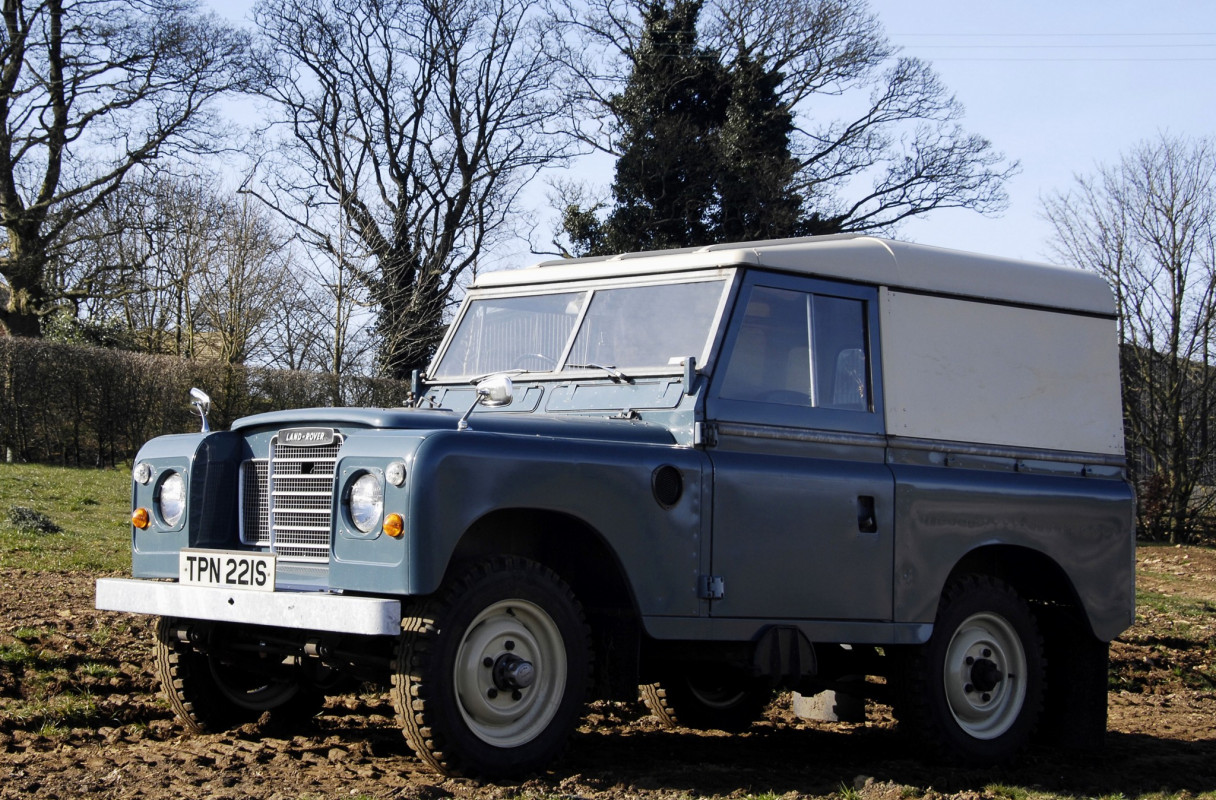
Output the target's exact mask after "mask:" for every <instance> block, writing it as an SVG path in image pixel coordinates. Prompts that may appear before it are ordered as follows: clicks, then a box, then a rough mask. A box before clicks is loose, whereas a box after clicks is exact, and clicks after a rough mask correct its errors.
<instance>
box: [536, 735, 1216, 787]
mask: <svg viewBox="0 0 1216 800" xmlns="http://www.w3.org/2000/svg"><path fill="white" fill-rule="evenodd" d="M556 772H557V773H559V776H566V777H569V776H574V775H577V776H578V779H579V780H580V781H581V782H583V783H585V784H588V785H591V786H595V787H597V788H600V789H603V790H607V789H612V788H618V789H628V788H634V789H665V790H670V791H675V792H678V793H682V794H687V795H689V796H705V795H715V794H717V795H723V794H727V795H728V794H732V793H735V792H738V791H744V792H747V793H749V794H754V793H762V792H771V793H774V794H785V793H788V792H797V793H800V794H815V795H819V794H830V793H833V792H839V791H840V790H841V788H842V786H843V787H847V788H849V789H853V788H860V787H863V786H864V785H865V784H866V782H867V781H871V780H872V783H877V784H882V783H893V784H897V785H901V786H909V787H915V788H919V789H921V790H923V791H927V790H928V789H930V788H932V789H934V790H936V791H938V792H949V793H954V792H961V791H968V790H974V791H982V790H983V789H984V788H985V787H988V786H991V785H993V784H999V785H1006V786H1020V787H1026V788H1033V789H1035V790H1038V791H1047V792H1052V793H1056V794H1063V795H1071V796H1090V797H1093V796H1109V795H1117V794H1123V795H1128V796H1135V795H1141V794H1146V793H1150V792H1163V793H1177V792H1182V791H1186V792H1191V793H1194V794H1199V793H1202V792H1212V791H1216V740H1203V741H1190V742H1188V741H1179V740H1176V739H1165V738H1158V737H1153V736H1147V735H1143V734H1122V733H1109V734H1108V736H1107V743H1106V747H1105V748H1104V749H1102V750H1100V751H1098V752H1096V753H1095V752H1087V753H1076V752H1066V751H1060V750H1058V749H1053V748H1048V747H1045V746H1041V747H1032V748H1031V749H1029V750H1028V751H1027V752H1025V753H1024V754H1023V755H1022V756H1021V757H1020V758H1019V759H1018V760H1017V761H1016V762H1014V763H1013V764H1010V765H1007V766H1003V767H995V768H984V769H977V768H964V767H957V766H950V765H946V764H941V763H934V762H933V761H930V760H926V759H924V758H922V757H921V756H920V755H919V754H918V752H917V750H916V747H915V742H912V741H909V738H908V737H906V736H903V735H901V734H900V733H899V732H898V731H896V730H891V729H871V728H865V727H860V726H859V727H857V728H855V729H854V730H851V731H845V732H841V731H834V730H824V729H815V728H792V727H773V728H765V727H758V728H754V729H753V730H752V731H750V732H748V733H745V734H735V735H727V734H722V733H717V732H697V731H687V730H673V731H668V730H645V731H637V730H634V729H629V730H624V731H623V730H621V729H619V728H618V729H616V730H612V731H604V732H599V731H595V730H592V731H586V730H584V731H581V732H580V733H578V734H577V735H576V736H575V737H574V739H573V741H572V743H571V747H570V750H569V752H568V753H567V756H566V757H565V758H564V759H562V761H561V762H560V763H559V764H558V765H556ZM559 776H555V777H559Z"/></svg>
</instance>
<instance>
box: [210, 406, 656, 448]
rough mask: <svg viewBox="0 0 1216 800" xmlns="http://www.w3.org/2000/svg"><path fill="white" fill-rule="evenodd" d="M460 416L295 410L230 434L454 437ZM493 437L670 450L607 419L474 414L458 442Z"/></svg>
mask: <svg viewBox="0 0 1216 800" xmlns="http://www.w3.org/2000/svg"><path fill="white" fill-rule="evenodd" d="M460 416H461V415H460V414H459V413H457V412H455V411H448V410H445V409H425V410H423V409H412V408H299V409H290V410H287V411H270V412H267V413H265V414H254V415H253V416H249V417H242V418H241V419H238V420H237V421H236V422H234V423H232V430H233V431H234V432H237V433H240V432H253V431H254V430H267V429H271V430H273V429H277V428H301V427H338V428H372V429H381V430H418V431H455V430H456V423H457V421H458V420H459V419H460ZM478 433H495V434H503V435H511V436H546V437H552V438H560V439H594V440H602V441H622V442H637V443H639V444H655V445H671V444H675V438H674V437H673V436H672V435H671V432H670V431H669V430H668V429H667V428H666V427H664V426H662V425H657V424H655V423H653V422H645V421H642V420H625V419H608V418H607V417H596V416H581V415H567V414H562V415H551V414H518V413H501V412H500V413H495V412H493V411H479V412H477V413H474V414H473V415H472V417H470V418H469V428H468V430H466V431H462V432H461V433H460V435H462V436H472V435H476V434H478Z"/></svg>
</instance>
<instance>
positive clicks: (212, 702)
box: [156, 617, 325, 733]
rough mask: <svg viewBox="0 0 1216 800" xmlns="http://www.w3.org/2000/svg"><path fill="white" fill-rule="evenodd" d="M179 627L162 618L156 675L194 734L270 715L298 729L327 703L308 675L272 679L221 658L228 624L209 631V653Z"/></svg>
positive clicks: (278, 724)
mask: <svg viewBox="0 0 1216 800" xmlns="http://www.w3.org/2000/svg"><path fill="white" fill-rule="evenodd" d="M178 627H179V621H178V620H175V619H173V618H171V617H161V618H159V619H158V620H157V623H156V671H157V674H158V675H159V677H160V683H161V688H162V689H163V690H164V694H165V699H166V700H168V701H169V706H170V707H171V708H172V709H173V711H174V712H175V713H176V714H177V716H178V718H179V719H180V720H181V721H182V724H183V725H185V727H186V729H187V730H189V731H190V732H192V733H213V732H216V731H222V730H227V729H229V728H232V727H236V726H238V725H243V724H245V723H247V722H255V721H257V720H258V719H259V718H260V717H261V716H262V714H264V713H266V712H270V714H271V716H270V720H271V722H272V723H273V724H274V725H276V726H280V727H288V726H295V725H298V724H300V723H302V722H303V721H305V720H307V719H309V718H311V717H312V716H314V715H315V714H316V713H317V712H318V711H320V709H321V706H322V705H323V704H324V702H325V695H324V693H323V692H321V691H320V690H319V689H317V688H315V687H314V686H312V685H311V684H310V683H309V682H308V681H306V680H305V679H304V677H303V676H302V675H293V674H290V673H285V674H277V675H271V674H267V673H263V672H259V671H254V670H250V669H247V668H243V667H242V666H240V665H238V664H236V663H235V662H233V661H231V660H229V659H226V658H224V657H223V656H222V655H217V654H218V653H221V652H222V647H221V646H220V645H222V637H223V636H225V634H226V630H225V628H224V627H223V626H218V625H217V626H208V627H207V628H206V631H207V633H206V639H207V641H206V642H205V648H204V649H205V650H206V651H207V652H203V651H202V650H200V649H198V648H196V647H195V646H194V645H193V644H191V643H188V642H183V641H181V640H179V639H178V637H177V636H176V631H177V629H178ZM209 653H210V654H209Z"/></svg>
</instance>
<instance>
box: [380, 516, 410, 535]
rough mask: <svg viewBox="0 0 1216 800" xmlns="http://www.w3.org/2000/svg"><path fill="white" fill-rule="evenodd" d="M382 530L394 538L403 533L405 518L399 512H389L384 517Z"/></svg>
mask: <svg viewBox="0 0 1216 800" xmlns="http://www.w3.org/2000/svg"><path fill="white" fill-rule="evenodd" d="M384 532H385V533H387V534H388V535H389V536H391V537H393V538H394V539H396V538H397V537H398V536H400V535H401V534H403V533H405V520H403V519H402V518H401V515H400V514H389V515H388V516H387V517H385V518H384Z"/></svg>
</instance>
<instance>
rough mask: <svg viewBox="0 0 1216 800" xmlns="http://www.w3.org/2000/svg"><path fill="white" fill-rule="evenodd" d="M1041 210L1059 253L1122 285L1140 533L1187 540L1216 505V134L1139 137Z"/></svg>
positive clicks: (1117, 288)
mask: <svg viewBox="0 0 1216 800" xmlns="http://www.w3.org/2000/svg"><path fill="white" fill-rule="evenodd" d="M1044 210H1045V216H1046V217H1047V219H1048V220H1049V221H1050V222H1051V224H1052V226H1053V227H1054V229H1055V235H1054V238H1053V244H1052V246H1053V248H1054V251H1055V253H1056V255H1057V256H1059V257H1060V258H1061V259H1062V260H1064V261H1065V262H1067V263H1072V264H1077V265H1079V266H1082V267H1085V268H1086V269H1091V270H1094V271H1096V272H1098V273H1100V274H1101V275H1102V276H1104V277H1105V278H1106V280H1107V281H1108V282H1109V283H1110V285H1111V287H1112V289H1113V291H1114V293H1115V298H1116V302H1117V304H1118V310H1119V316H1120V322H1119V334H1120V339H1121V341H1122V345H1123V381H1124V413H1125V417H1126V424H1127V431H1126V434H1127V441H1128V450H1129V460H1130V462H1131V465H1132V470H1133V477H1134V478H1135V479H1136V481H1137V483H1138V485H1139V489H1140V504H1139V514H1140V530H1141V533H1142V535H1146V536H1148V537H1151V538H1167V539H1168V540H1169V541H1171V542H1180V541H1186V540H1187V539H1188V538H1190V537H1191V536H1192V535H1193V534H1194V533H1195V531H1196V528H1197V526H1198V525H1199V524H1200V522H1201V520H1202V518H1203V516H1204V515H1205V514H1207V513H1209V512H1210V511H1211V510H1212V509H1213V507H1216V493H1213V492H1206V493H1201V492H1198V491H1197V489H1198V488H1199V487H1200V486H1201V485H1205V484H1206V485H1211V483H1212V478H1213V474H1212V471H1211V465H1212V464H1213V459H1214V458H1216V436H1213V435H1212V431H1211V424H1212V421H1213V419H1216V364H1213V352H1212V346H1213V342H1212V336H1213V334H1214V333H1216V330H1214V326H1213V321H1214V317H1216V143H1214V142H1213V141H1212V140H1211V139H1198V140H1194V141H1188V140H1184V139H1178V138H1172V137H1169V136H1162V137H1160V138H1159V139H1158V140H1157V141H1151V142H1144V143H1141V144H1139V145H1137V146H1136V147H1134V148H1133V149H1132V150H1131V152H1130V153H1129V154H1128V155H1126V156H1125V157H1124V158H1123V159H1122V161H1120V162H1119V163H1118V164H1116V165H1115V166H1113V167H1101V168H1099V169H1098V170H1097V172H1096V173H1095V174H1094V175H1091V176H1084V177H1078V178H1077V179H1076V184H1075V186H1074V187H1073V189H1072V190H1071V191H1069V192H1065V193H1057V194H1054V195H1052V196H1050V197H1048V198H1046V199H1045V200H1044Z"/></svg>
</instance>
